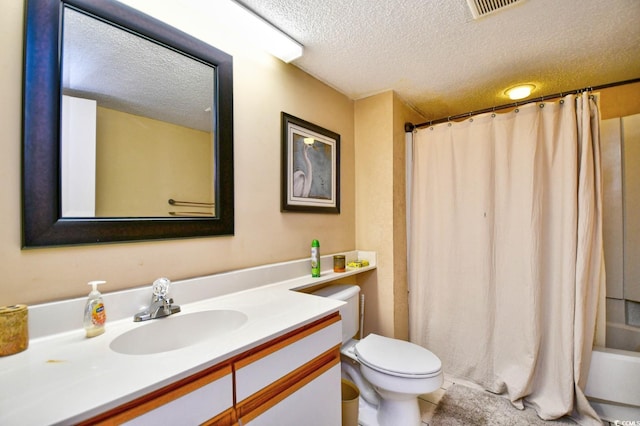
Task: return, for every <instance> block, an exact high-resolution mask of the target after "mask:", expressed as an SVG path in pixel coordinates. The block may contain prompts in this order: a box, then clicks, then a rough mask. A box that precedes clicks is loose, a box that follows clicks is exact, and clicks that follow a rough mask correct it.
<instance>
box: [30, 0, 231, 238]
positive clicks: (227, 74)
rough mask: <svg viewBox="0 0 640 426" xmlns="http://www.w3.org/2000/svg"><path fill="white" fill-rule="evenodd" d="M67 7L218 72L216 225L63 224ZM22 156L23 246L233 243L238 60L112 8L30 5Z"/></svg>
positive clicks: (65, 1)
mask: <svg viewBox="0 0 640 426" xmlns="http://www.w3.org/2000/svg"><path fill="white" fill-rule="evenodd" d="M65 5H70V6H72V7H74V8H76V9H79V10H82V11H85V12H87V13H89V14H91V15H94V16H95V17H98V18H100V19H103V20H105V21H108V22H111V23H113V24H115V25H117V26H120V27H123V28H125V29H128V30H130V31H133V32H135V33H138V34H140V35H142V36H144V37H147V38H149V39H151V40H154V41H156V42H159V43H161V44H163V45H165V46H167V47H169V48H172V49H174V50H177V51H180V52H183V53H185V54H187V55H190V56H192V57H194V58H197V59H199V60H201V61H203V62H205V63H208V64H211V65H213V66H215V67H216V70H217V71H216V78H217V81H216V82H215V83H216V84H215V87H216V99H214V105H215V107H216V108H215V109H216V115H215V116H214V123H213V129H214V132H215V137H216V156H215V158H216V165H215V167H216V170H215V171H216V174H215V182H214V185H215V193H216V199H215V205H216V216H215V217H214V218H199V217H198V218H192V217H189V218H86V219H84V218H80V219H79V218H63V217H61V200H60V182H61V177H60V136H59V135H60V102H61V101H60V99H61V84H60V59H59V58H60V43H61V36H62V34H61V16H62V15H61V14H62V8H63V7H64V6H65ZM24 52H25V53H24V55H25V56H24V92H23V107H24V114H23V151H22V194H23V200H22V220H23V222H22V231H23V232H22V246H23V247H24V248H28V247H43V246H60V245H70V244H95V243H106V242H124V241H140V240H154V239H173V238H191V237H206V236H215V235H232V234H233V232H234V189H233V58H232V57H231V56H230V55H228V54H226V53H225V52H222V51H220V50H218V49H216V48H214V47H212V46H210V45H208V44H206V43H204V42H202V41H200V40H197V39H195V38H193V37H191V36H189V35H188V34H185V33H183V32H181V31H179V30H177V29H175V28H173V27H170V26H169V25H167V24H165V23H163V22H160V21H158V20H156V19H153V18H151V17H149V16H147V15H145V14H143V13H141V12H138V11H137V10H135V9H133V8H130V7H128V6H126V5H124V4H122V3H119V2H116V1H112V0H28V1H27V6H26V27H25V50H24Z"/></svg>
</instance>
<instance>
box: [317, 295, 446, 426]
mask: <svg viewBox="0 0 640 426" xmlns="http://www.w3.org/2000/svg"><path fill="white" fill-rule="evenodd" d="M359 293H360V288H359V287H358V286H355V285H332V286H328V287H324V288H322V289H320V290H317V291H316V292H314V293H313V294H316V295H318V296H323V297H330V298H334V299H338V300H343V301H345V302H347V304H346V305H344V306H343V307H342V308H340V314H341V316H342V328H343V336H342V337H343V340H342V342H343V344H342V347H341V353H342V355H343V362H342V365H343V372H344V373H345V374H346V375H347V376H348V377H349V378H350V379H351V380H352V381H353V382H354V383H355V384H356V385H357V386H358V388H359V389H360V397H361V398H362V399H363V401H361V407H362V406H363V405H364V406H365V408H366V407H370V408H371V409H373V410H374V411H375V416H373V417H374V418H373V419H371V418H362V415H364V416H366V413H367V410H361V413H362V415H361V419H360V423H361V424H362V425H365V426H377V425H379V426H392V425H406V426H414V425H415V426H419V425H420V424H421V420H420V408H419V405H418V396H419V395H421V394H425V393H430V392H433V391H435V390H437V389H438V388H439V387H440V386H441V385H442V382H443V373H442V362H441V361H440V359H438V357H437V356H436V355H434V354H433V353H431V352H430V351H428V350H427V349H425V348H423V347H421V346H418V345H416V344H414V343H410V342H406V341H403V340H398V339H392V338H389V337H384V336H379V335H377V334H373V333H372V334H369V335H368V336H366V337H365V338H364V339H362V340H359V341H358V340H356V339H353V338H352V336H354V335H355V334H356V332H357V331H358V295H359Z"/></svg>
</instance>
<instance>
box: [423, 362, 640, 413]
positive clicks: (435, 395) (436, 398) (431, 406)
mask: <svg viewBox="0 0 640 426" xmlns="http://www.w3.org/2000/svg"><path fill="white" fill-rule="evenodd" d="M454 383H458V384H460V385H463V386H467V387H470V388H476V389H482V388H481V387H480V386H478V385H477V384H475V383H472V382H468V381H465V380H460V379H458V378H453V377H450V376H447V375H446V374H445V376H444V383H442V386H441V387H440V389H438V390H437V391H435V392H432V393H429V394H426V395H420V396H419V397H418V403H419V404H420V415H421V417H422V425H423V426H429V422H430V420H431V417H432V416H433V413H434V411H435V409H436V406H437V405H438V402H440V399H441V398H442V396H443V395H444V393H445V392H446V391H447V389H449V387H450V386H451V385H453V384H454ZM602 424H603V426H616V423H611V422H607V421H603V422H602ZM618 424H621V423H618ZM638 425H640V421H639V422H638Z"/></svg>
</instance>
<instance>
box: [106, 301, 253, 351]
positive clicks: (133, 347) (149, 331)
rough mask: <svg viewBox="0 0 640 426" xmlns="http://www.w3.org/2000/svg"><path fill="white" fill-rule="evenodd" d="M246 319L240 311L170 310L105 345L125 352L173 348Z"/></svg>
mask: <svg viewBox="0 0 640 426" xmlns="http://www.w3.org/2000/svg"><path fill="white" fill-rule="evenodd" d="M247 319H248V318H247V315H246V314H244V313H242V312H240V311H234V310H224V309H220V310H211V311H202V312H193V313H188V314H185V313H178V314H173V315H171V316H168V317H165V318H158V319H154V320H149V321H147V322H146V323H144V324H142V325H140V326H139V327H137V328H134V329H133V330H129V331H127V332H126V333H123V334H121V335H120V336H118V337H116V338H115V339H113V341H112V342H111V344H110V345H109V347H110V348H111V350H113V351H115V352H118V353H121V354H126V355H149V354H156V353H160V352H167V351H173V350H176V349H182V348H186V347H187V346H191V345H194V344H196V343H200V342H202V341H204V340H207V339H211V338H213V337H217V336H220V335H221V334H225V333H228V332H231V331H234V330H237V329H238V328H240V327H242V325H243V324H244V323H246V322H247Z"/></svg>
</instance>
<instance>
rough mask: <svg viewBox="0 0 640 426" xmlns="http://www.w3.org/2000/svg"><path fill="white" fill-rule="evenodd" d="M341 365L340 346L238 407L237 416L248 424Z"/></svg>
mask: <svg viewBox="0 0 640 426" xmlns="http://www.w3.org/2000/svg"><path fill="white" fill-rule="evenodd" d="M339 363H340V345H337V346H335V347H333V348H332V349H330V350H328V351H327V352H325V353H323V354H321V355H320V356H318V357H316V358H314V359H313V360H311V361H310V362H308V363H306V364H305V365H303V366H302V367H300V368H298V369H296V370H294V371H292V372H291V373H289V374H287V375H286V376H284V377H282V378H281V379H280V380H278V381H276V382H274V383H272V384H271V385H269V386H267V387H266V388H264V389H262V390H261V391H259V392H257V393H256V394H254V395H252V396H250V397H249V398H247V399H245V400H244V401H242V402H241V403H240V404H238V405H237V407H236V410H237V416H238V418H239V419H240V420H241V421H242V423H247V422H249V421H251V420H252V419H254V418H256V417H257V416H259V415H260V414H262V413H264V412H265V411H267V410H269V409H270V408H271V407H273V406H274V405H276V404H278V403H279V402H281V401H282V400H284V399H285V398H287V397H288V396H290V395H291V394H293V393H295V392H296V391H298V390H299V389H301V388H303V387H304V386H306V385H307V384H309V383H310V382H312V381H313V380H315V379H316V378H318V377H319V376H321V375H322V374H324V373H325V372H326V371H328V370H329V369H331V368H332V367H334V366H335V365H338V364H339Z"/></svg>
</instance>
